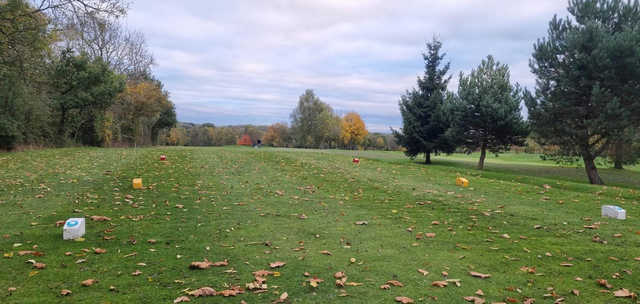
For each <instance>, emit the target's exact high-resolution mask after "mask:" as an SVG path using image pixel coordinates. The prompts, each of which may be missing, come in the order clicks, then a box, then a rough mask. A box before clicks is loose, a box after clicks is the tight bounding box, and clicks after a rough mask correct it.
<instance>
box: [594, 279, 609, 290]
mask: <svg viewBox="0 0 640 304" xmlns="http://www.w3.org/2000/svg"><path fill="white" fill-rule="evenodd" d="M596 282H598V285H600V286H602V287H606V288H607V289H611V288H613V286H612V285H611V284H609V282H607V280H604V279H598V280H596Z"/></svg>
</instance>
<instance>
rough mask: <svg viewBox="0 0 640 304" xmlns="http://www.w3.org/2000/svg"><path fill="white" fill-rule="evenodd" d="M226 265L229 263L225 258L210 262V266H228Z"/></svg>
mask: <svg viewBox="0 0 640 304" xmlns="http://www.w3.org/2000/svg"><path fill="white" fill-rule="evenodd" d="M228 265H229V261H227V260H226V259H225V260H224V261H220V262H214V263H212V264H211V266H213V267H222V266H228Z"/></svg>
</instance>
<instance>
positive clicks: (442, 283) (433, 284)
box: [431, 281, 449, 288]
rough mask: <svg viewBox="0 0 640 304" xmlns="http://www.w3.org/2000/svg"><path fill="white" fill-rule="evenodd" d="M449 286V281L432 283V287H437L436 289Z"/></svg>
mask: <svg viewBox="0 0 640 304" xmlns="http://www.w3.org/2000/svg"><path fill="white" fill-rule="evenodd" d="M447 285H449V283H447V281H433V282H431V286H436V287H440V288H443V287H447Z"/></svg>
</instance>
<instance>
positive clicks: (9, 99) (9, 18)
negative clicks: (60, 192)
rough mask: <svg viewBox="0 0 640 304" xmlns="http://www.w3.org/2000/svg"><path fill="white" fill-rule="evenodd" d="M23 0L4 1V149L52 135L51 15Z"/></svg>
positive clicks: (0, 106) (0, 98)
mask: <svg viewBox="0 0 640 304" xmlns="http://www.w3.org/2000/svg"><path fill="white" fill-rule="evenodd" d="M32 10H33V7H32V6H30V5H29V4H28V3H27V2H25V1H21V0H11V1H4V2H0V121H1V122H0V149H12V148H13V147H14V146H15V145H17V144H21V143H39V142H44V141H46V140H48V139H49V138H50V137H51V133H52V132H50V127H49V121H48V119H49V117H50V116H51V113H50V108H49V105H48V102H49V100H48V98H47V96H46V93H47V92H48V90H47V78H48V75H47V74H48V69H47V68H48V67H50V64H49V62H50V60H49V57H48V54H49V53H50V44H51V43H52V41H53V40H54V39H53V36H52V35H51V34H50V32H49V31H48V24H49V20H48V18H47V17H46V16H45V15H44V14H41V13H35V14H31V11H32Z"/></svg>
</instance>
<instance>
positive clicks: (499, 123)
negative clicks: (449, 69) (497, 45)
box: [450, 55, 528, 170]
mask: <svg viewBox="0 0 640 304" xmlns="http://www.w3.org/2000/svg"><path fill="white" fill-rule="evenodd" d="M455 100H456V102H455V106H454V108H455V110H454V111H455V112H454V113H455V114H454V123H453V125H454V126H453V127H452V129H451V131H450V132H451V133H452V134H455V137H456V138H457V140H458V141H459V143H460V144H461V145H462V146H463V147H464V148H465V150H466V151H467V153H471V152H473V151H476V150H478V149H480V159H479V160H478V169H480V170H482V169H483V168H484V160H485V157H486V155H487V150H488V151H490V152H491V153H494V154H498V153H501V152H504V151H508V150H509V148H510V147H511V145H518V146H522V145H524V143H525V140H526V138H527V135H528V130H527V126H526V124H525V122H524V120H523V119H522V114H521V113H520V111H521V109H520V103H521V101H522V90H521V89H520V87H519V86H518V85H512V84H511V81H510V77H509V67H508V66H507V65H506V64H504V65H503V64H500V62H496V61H495V60H494V59H493V56H491V55H489V56H487V59H486V60H482V63H481V64H480V66H478V68H477V69H474V70H472V71H471V74H469V75H468V76H465V75H464V74H463V73H460V81H459V84H458V95H457V97H456V98H455Z"/></svg>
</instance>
